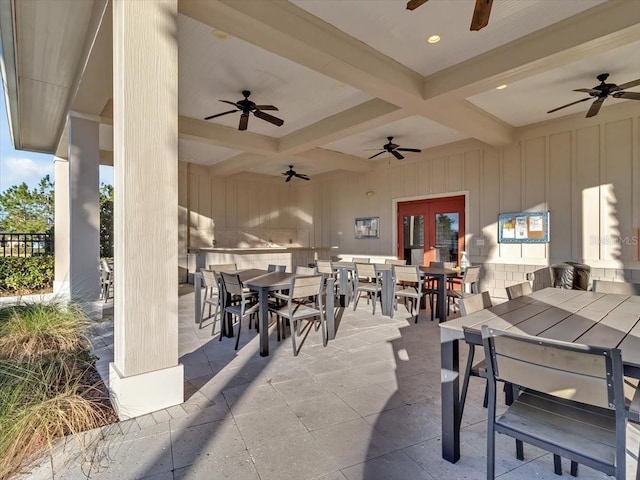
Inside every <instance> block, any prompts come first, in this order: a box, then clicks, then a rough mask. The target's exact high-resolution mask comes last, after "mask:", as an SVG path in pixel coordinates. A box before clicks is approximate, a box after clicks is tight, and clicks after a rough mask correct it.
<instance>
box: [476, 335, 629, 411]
mask: <svg viewBox="0 0 640 480" xmlns="http://www.w3.org/2000/svg"><path fill="white" fill-rule="evenodd" d="M482 341H483V343H484V348H485V358H486V359H487V373H488V378H489V379H490V380H500V381H504V382H509V383H512V384H513V385H519V386H521V387H524V388H530V389H532V390H536V391H538V392H542V393H546V394H548V395H554V396H556V397H560V398H565V399H568V400H572V401H575V402H581V403H586V404H589V405H595V406H598V407H602V408H612V407H613V406H615V408H616V410H618V408H619V409H620V411H621V412H622V413H623V415H624V387H623V366H622V356H621V354H620V350H618V349H615V348H602V347H594V346H588V345H579V344H574V343H567V342H559V341H555V340H549V339H543V338H540V337H530V336H523V335H517V334H513V333H508V332H505V331H502V330H496V329H491V328H489V327H487V326H486V325H483V326H482Z"/></svg>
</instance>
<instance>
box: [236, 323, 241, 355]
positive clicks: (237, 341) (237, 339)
mask: <svg viewBox="0 0 640 480" xmlns="http://www.w3.org/2000/svg"><path fill="white" fill-rule="evenodd" d="M240 330H242V317H241V316H238V335H237V336H236V350H237V349H238V344H239V343H240Z"/></svg>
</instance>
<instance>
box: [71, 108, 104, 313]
mask: <svg viewBox="0 0 640 480" xmlns="http://www.w3.org/2000/svg"><path fill="white" fill-rule="evenodd" d="M99 127H100V125H99V123H98V122H96V121H95V120H88V119H86V118H80V117H76V116H74V115H73V114H70V115H69V205H70V208H69V212H70V214H69V220H70V237H69V242H70V243H69V248H70V257H69V293H70V295H71V300H72V301H74V302H78V303H80V304H81V305H83V306H84V307H85V308H86V309H87V312H88V313H90V314H91V313H92V312H93V310H94V307H93V302H95V301H97V300H98V297H99V296H100V276H99V261H100V196H99V193H98V192H99V183H100V168H99V167H100V145H99V139H100V132H99Z"/></svg>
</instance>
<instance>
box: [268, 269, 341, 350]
mask: <svg viewBox="0 0 640 480" xmlns="http://www.w3.org/2000/svg"><path fill="white" fill-rule="evenodd" d="M323 283H324V279H323V277H322V275H320V274H315V275H308V276H302V275H295V276H294V277H293V278H292V279H291V285H290V286H289V293H288V294H283V293H278V292H274V293H273V294H272V295H273V296H274V297H275V298H277V299H280V300H283V301H284V302H285V304H284V305H283V306H275V307H270V308H269V312H272V313H274V314H275V315H277V321H278V322H281V321H283V320H288V321H289V324H290V325H291V345H292V347H293V355H294V356H297V355H298V349H297V347H296V336H299V335H300V322H302V320H307V322H309V323H310V322H314V323H315V322H319V323H320V327H321V328H322V343H323V345H324V346H325V347H326V346H327V341H328V337H327V328H326V325H325V316H324V307H323V303H322V285H323ZM309 299H312V302H313V303H309ZM282 327H283V330H284V327H285V326H284V323H283V325H282Z"/></svg>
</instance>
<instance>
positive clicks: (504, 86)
mask: <svg viewBox="0 0 640 480" xmlns="http://www.w3.org/2000/svg"><path fill="white" fill-rule="evenodd" d="M505 88H507V84H506V83H503V84H502V85H498V86H497V87H496V90H504V89H505Z"/></svg>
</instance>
